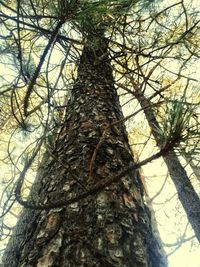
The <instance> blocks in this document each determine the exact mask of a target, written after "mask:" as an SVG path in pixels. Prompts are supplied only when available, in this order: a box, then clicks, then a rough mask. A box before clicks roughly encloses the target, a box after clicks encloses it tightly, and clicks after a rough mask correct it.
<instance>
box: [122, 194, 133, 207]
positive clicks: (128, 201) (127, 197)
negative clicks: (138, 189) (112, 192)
mask: <svg viewBox="0 0 200 267" xmlns="http://www.w3.org/2000/svg"><path fill="white" fill-rule="evenodd" d="M123 201H124V204H125V206H127V207H128V208H136V206H135V203H134V200H133V197H132V196H131V195H130V194H126V193H125V194H123Z"/></svg>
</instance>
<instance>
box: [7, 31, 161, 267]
mask: <svg viewBox="0 0 200 267" xmlns="http://www.w3.org/2000/svg"><path fill="white" fill-rule="evenodd" d="M121 118H122V114H121V111H120V106H119V101H118V97H117V94H116V90H115V88H114V80H113V76H112V69H111V66H110V62H109V59H108V56H107V41H106V39H104V38H98V37H97V36H96V38H94V39H93V40H92V39H89V40H88V43H87V45H85V47H84V49H83V52H82V56H81V58H80V63H79V68H78V78H77V81H76V83H75V85H74V89H73V92H72V98H71V100H70V102H69V104H68V109H67V112H66V118H65V123H64V126H63V128H62V130H61V132H60V134H59V136H58V139H57V142H56V144H55V149H54V151H53V152H52V155H53V156H51V155H49V158H48V160H47V162H46V164H44V166H43V170H42V171H40V175H38V178H37V183H36V184H35V185H34V193H33V192H32V194H31V199H32V200H34V199H35V200H36V199H37V200H38V199H40V201H41V202H43V203H49V202H52V203H53V202H54V201H55V200H58V199H60V198H63V197H66V198H69V197H73V196H75V195H77V194H79V193H81V192H83V191H84V190H85V189H86V188H87V187H88V186H89V185H92V184H95V183H96V182H97V181H99V180H101V179H104V178H107V177H112V176H114V175H116V174H117V173H119V172H120V171H122V170H123V169H124V168H125V167H127V166H128V165H129V164H131V163H132V161H133V158H132V155H131V151H130V147H129V144H128V140H127V134H126V131H125V129H124V126H123V125H122V124H121V123H118V124H115V125H113V126H111V124H112V123H114V122H116V121H118V120H120V119H121ZM109 125H110V127H109ZM105 129H107V130H106V131H105ZM102 135H103V136H104V137H103V138H102ZM100 140H101V142H99V141H100ZM97 147H99V148H98V149H97ZM94 151H96V152H97V153H96V156H95V157H94ZM91 162H93V164H91ZM69 166H70V168H69ZM142 191H143V189H142V184H141V182H140V180H139V178H138V176H137V175H136V173H135V172H131V173H129V174H127V175H125V176H124V177H123V178H122V179H121V181H120V182H119V183H117V184H113V185H111V186H109V187H106V188H105V189H104V190H102V191H101V192H99V193H98V194H96V195H95V196H89V197H87V198H85V199H83V200H81V201H79V202H76V203H73V204H71V205H69V206H67V207H62V208H57V209H51V210H42V211H39V210H28V209H24V211H23V214H22V216H21V218H20V221H19V223H18V225H17V227H16V231H15V233H14V236H13V238H12V239H11V241H10V243H9V245H8V248H7V250H6V253H5V255H4V266H9V267H19V266H20V267H30V266H37V267H43V266H48V267H50V266H53V267H57V266H59V267H81V266H84V267H92V266H94V267H109V266H110V267H111V266H112V267H117V266H118V267H147V266H148V267H161V266H162V267H164V266H166V262H165V259H163V257H162V254H161V252H160V251H161V250H160V247H159V245H158V243H157V241H156V239H155V238H154V236H153V234H152V229H151V223H150V214H149V211H148V208H147V207H146V206H145V205H144V202H143V197H142V195H143V192H142Z"/></svg>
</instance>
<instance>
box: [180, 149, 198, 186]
mask: <svg viewBox="0 0 200 267" xmlns="http://www.w3.org/2000/svg"><path fill="white" fill-rule="evenodd" d="M182 156H183V157H184V159H185V160H186V162H187V163H188V164H189V165H190V167H191V169H192V171H193V173H194V175H195V176H196V178H197V179H198V181H199V182H200V165H199V162H198V163H195V162H194V160H193V159H192V157H191V156H189V155H185V154H183V155H182Z"/></svg>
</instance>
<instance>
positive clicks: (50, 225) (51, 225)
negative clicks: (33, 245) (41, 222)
mask: <svg viewBox="0 0 200 267" xmlns="http://www.w3.org/2000/svg"><path fill="white" fill-rule="evenodd" d="M59 222H60V215H59V214H58V213H52V214H50V215H49V217H48V221H47V226H46V230H51V229H55V228H56V227H57V226H58V224H59Z"/></svg>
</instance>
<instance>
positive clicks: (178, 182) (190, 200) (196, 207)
mask: <svg viewBox="0 0 200 267" xmlns="http://www.w3.org/2000/svg"><path fill="white" fill-rule="evenodd" d="M134 95H135V97H136V98H137V100H138V101H139V103H140V105H141V107H142V108H144V113H145V116H146V119H147V121H148V124H149V126H150V128H151V132H152V134H153V136H154V138H155V140H156V142H157V145H158V147H160V148H162V145H163V144H162V141H161V140H160V138H159V136H158V133H157V131H158V130H159V129H160V126H159V123H158V121H157V119H156V117H155V115H154V112H153V110H152V108H151V102H150V101H149V100H148V99H147V98H146V97H145V96H144V94H143V93H142V92H141V91H139V90H138V91H137V92H134ZM163 159H164V162H165V164H166V165H167V168H168V171H169V174H170V177H171V179H172V181H173V183H174V185H175V187H176V190H177V193H178V197H179V200H180V202H181V204H182V206H183V208H184V210H185V212H186V215H187V217H188V220H189V222H190V224H191V226H192V228H193V230H194V232H195V235H196V237H197V239H198V241H199V242H200V212H199V211H200V199H199V196H198V194H197V193H196V191H195V190H194V188H193V186H192V184H191V181H190V179H189V177H188V175H187V173H186V171H185V169H184V168H183V166H182V165H181V163H180V161H179V158H178V157H177V155H176V153H175V152H174V151H173V150H172V151H171V152H169V153H168V154H167V155H164V156H163Z"/></svg>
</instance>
